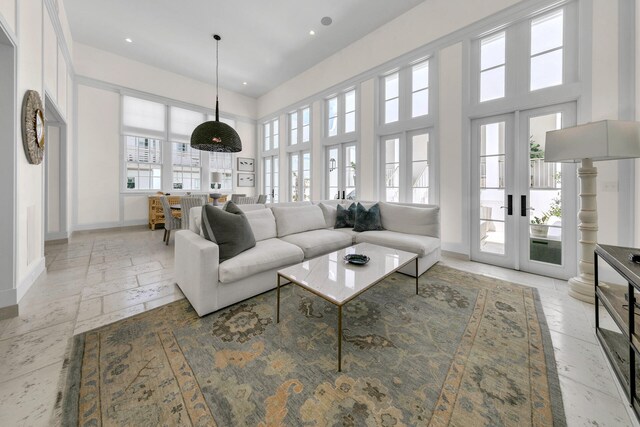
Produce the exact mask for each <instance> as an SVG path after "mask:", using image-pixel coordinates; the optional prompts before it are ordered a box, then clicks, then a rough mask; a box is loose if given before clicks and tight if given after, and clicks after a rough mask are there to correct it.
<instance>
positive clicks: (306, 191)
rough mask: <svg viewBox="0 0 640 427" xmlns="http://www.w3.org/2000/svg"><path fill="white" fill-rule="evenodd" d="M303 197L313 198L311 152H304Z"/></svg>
mask: <svg viewBox="0 0 640 427" xmlns="http://www.w3.org/2000/svg"><path fill="white" fill-rule="evenodd" d="M302 197H303V200H311V153H303V154H302Z"/></svg>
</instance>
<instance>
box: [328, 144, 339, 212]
mask: <svg viewBox="0 0 640 427" xmlns="http://www.w3.org/2000/svg"><path fill="white" fill-rule="evenodd" d="M328 157H329V159H328V164H329V192H328V193H327V198H329V199H337V198H338V197H337V196H338V185H339V182H338V173H339V169H338V167H339V165H338V161H339V159H338V149H337V148H330V149H329V156H328Z"/></svg>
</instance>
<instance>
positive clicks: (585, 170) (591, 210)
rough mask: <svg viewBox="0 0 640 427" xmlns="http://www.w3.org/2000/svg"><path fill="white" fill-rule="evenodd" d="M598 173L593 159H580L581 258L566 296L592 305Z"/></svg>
mask: <svg viewBox="0 0 640 427" xmlns="http://www.w3.org/2000/svg"><path fill="white" fill-rule="evenodd" d="M597 175H598V169H596V168H594V167H593V161H592V160H591V159H582V164H581V167H580V168H578V178H579V179H580V212H579V213H578V219H579V220H580V224H579V225H578V230H580V240H579V245H578V249H579V251H580V260H579V261H578V275H577V276H576V277H572V278H571V279H569V295H571V296H572V297H574V298H576V299H579V300H581V301H585V302H588V303H591V304H593V303H594V294H595V286H594V277H593V251H594V250H595V248H596V243H597V241H598V210H597V202H596V176H597Z"/></svg>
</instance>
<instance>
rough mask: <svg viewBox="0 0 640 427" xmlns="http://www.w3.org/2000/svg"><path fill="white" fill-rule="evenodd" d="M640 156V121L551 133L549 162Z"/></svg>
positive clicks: (610, 122)
mask: <svg viewBox="0 0 640 427" xmlns="http://www.w3.org/2000/svg"><path fill="white" fill-rule="evenodd" d="M638 157H640V122H627V121H620V120H603V121H600V122H593V123H587V124H584V125H580V126H576V127H571V128H566V129H559V130H554V131H550V132H547V137H546V141H545V153H544V161H545V162H570V163H577V162H580V161H581V160H582V159H591V160H615V159H631V158H638Z"/></svg>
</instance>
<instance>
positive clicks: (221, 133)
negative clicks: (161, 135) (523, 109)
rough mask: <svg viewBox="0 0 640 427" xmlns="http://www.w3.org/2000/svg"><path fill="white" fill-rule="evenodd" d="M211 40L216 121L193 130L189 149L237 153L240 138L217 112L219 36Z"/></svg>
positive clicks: (239, 146) (205, 123)
mask: <svg viewBox="0 0 640 427" xmlns="http://www.w3.org/2000/svg"><path fill="white" fill-rule="evenodd" d="M213 38H214V39H215V41H216V119H215V121H210V122H204V123H202V124H201V125H199V126H198V127H197V128H195V129H194V131H193V133H192V134H191V147H192V148H195V149H197V150H204V151H216V152H222V153H237V152H238V151H242V141H240V136H238V132H236V131H235V129H233V128H232V127H231V126H229V125H228V124H226V123H222V122H221V121H220V114H219V112H218V44H219V42H220V36H219V35H217V34H214V35H213Z"/></svg>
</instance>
